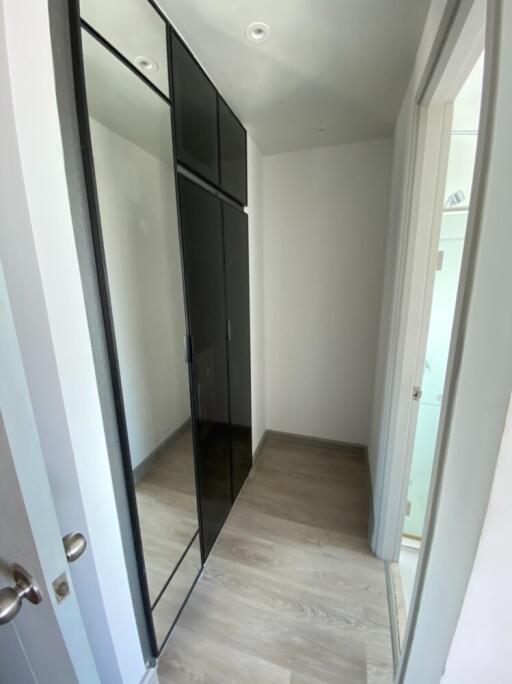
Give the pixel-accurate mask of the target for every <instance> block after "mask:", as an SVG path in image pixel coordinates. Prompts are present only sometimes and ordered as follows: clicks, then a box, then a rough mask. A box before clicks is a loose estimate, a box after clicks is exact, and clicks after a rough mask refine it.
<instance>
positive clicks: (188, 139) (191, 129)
mask: <svg viewBox="0 0 512 684" xmlns="http://www.w3.org/2000/svg"><path fill="white" fill-rule="evenodd" d="M171 45H172V59H171V63H172V78H173V97H174V117H175V118H174V121H175V125H176V152H177V157H178V162H181V163H182V164H184V165H185V166H187V167H188V168H189V169H190V170H191V171H194V172H195V173H197V174H199V175H200V176H201V177H202V178H204V179H205V180H207V181H209V182H211V183H214V184H215V185H218V184H219V141H218V128H217V91H216V90H215V87H214V85H213V84H212V83H211V81H210V80H209V78H208V76H206V74H205V73H204V71H203V70H202V69H201V67H200V66H199V64H198V63H197V62H196V61H195V59H194V57H193V56H192V54H191V53H190V52H189V50H188V48H187V47H186V46H185V45H184V44H183V42H182V41H181V40H180V39H179V38H178V36H177V35H176V34H175V33H174V32H173V33H172V38H171Z"/></svg>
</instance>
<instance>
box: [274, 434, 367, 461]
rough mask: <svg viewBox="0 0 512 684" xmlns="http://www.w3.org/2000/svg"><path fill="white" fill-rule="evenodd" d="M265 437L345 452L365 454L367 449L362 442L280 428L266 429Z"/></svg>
mask: <svg viewBox="0 0 512 684" xmlns="http://www.w3.org/2000/svg"><path fill="white" fill-rule="evenodd" d="M265 437H266V438H267V439H273V440H276V441H279V442H288V444H300V445H301V446H307V447H312V448H316V449H338V450H339V451H344V452H345V453H347V454H357V455H359V456H363V457H364V455H365V453H366V451H367V449H366V447H365V446H364V444H354V443H353V442H341V441H338V440H334V439H324V438H323V437H313V436H310V435H299V434H295V433H293V432H282V431H281V430H266V431H265Z"/></svg>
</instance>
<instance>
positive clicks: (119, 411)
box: [69, 0, 158, 656]
mask: <svg viewBox="0 0 512 684" xmlns="http://www.w3.org/2000/svg"><path fill="white" fill-rule="evenodd" d="M69 20H70V34H71V51H72V55H73V76H74V81H75V97H76V103H77V117H78V129H79V134H80V146H81V149H82V159H83V165H84V176H85V184H86V190H87V201H88V204H89V217H90V222H91V233H92V241H93V247H94V258H95V261H96V272H97V275H98V284H99V292H100V299H101V310H102V315H103V324H104V328H105V338H106V345H107V354H108V361H109V366H110V375H111V381H112V391H113V396H114V405H115V412H116V419H117V427H118V431H119V441H120V445H121V455H122V459H123V470H124V476H125V478H124V479H125V483H126V492H127V496H128V508H129V512H130V521H131V524H132V530H133V538H134V547H135V557H136V561H137V570H138V574H139V581H140V586H141V592H142V602H143V606H144V613H145V616H146V624H147V628H148V635H149V641H150V645H151V650H152V652H153V655H154V656H156V655H157V654H158V644H157V641H156V634H155V629H154V626H153V620H152V615H151V602H150V598H149V590H148V581H147V575H146V566H145V563H144V552H143V547H142V536H141V531H140V523H139V516H138V511H137V501H136V498H135V483H134V480H133V473H132V464H131V459H130V446H129V440H128V427H127V423H126V414H125V408H124V399H123V392H122V387H121V374H120V369H119V359H118V356H117V346H116V338H115V332H114V320H113V315H112V303H111V301H110V292H109V287H108V278H107V267H106V259H105V250H104V245H103V237H102V233H101V222H100V212H99V202H98V190H97V186H96V176H95V173H94V160H93V155H92V144H91V130H90V125H89V109H88V105H87V91H86V85H85V70H84V60H83V52H82V36H81V30H82V24H81V20H80V0H70V2H69Z"/></svg>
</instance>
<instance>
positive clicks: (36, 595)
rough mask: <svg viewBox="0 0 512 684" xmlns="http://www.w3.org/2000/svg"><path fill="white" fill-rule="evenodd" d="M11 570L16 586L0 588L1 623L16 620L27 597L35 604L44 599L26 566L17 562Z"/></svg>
mask: <svg viewBox="0 0 512 684" xmlns="http://www.w3.org/2000/svg"><path fill="white" fill-rule="evenodd" d="M11 571H12V577H13V579H14V587H4V588H3V589H0V625H5V624H7V623H8V622H10V621H11V620H14V618H15V617H16V615H18V613H19V612H20V610H21V606H22V605H23V599H27V601H30V603H33V604H34V605H37V604H38V603H41V601H42V600H43V595H42V593H41V590H40V589H39V587H38V586H37V584H36V582H35V580H34V578H33V577H32V576H31V575H30V574H29V573H28V572H27V571H26V570H25V568H23V567H21V565H17V564H15V565H13V566H12V569H11Z"/></svg>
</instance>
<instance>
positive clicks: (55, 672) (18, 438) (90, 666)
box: [0, 266, 99, 684]
mask: <svg viewBox="0 0 512 684" xmlns="http://www.w3.org/2000/svg"><path fill="white" fill-rule="evenodd" d="M0 359H1V363H0V409H1V415H0V589H5V588H7V587H14V585H15V580H14V579H13V574H12V566H13V564H18V565H21V566H23V568H24V569H26V570H27V571H28V573H30V574H31V575H32V577H33V579H34V582H35V583H36V584H37V586H38V588H39V590H40V592H41V596H42V600H41V602H40V603H39V604H37V605H33V604H32V603H30V602H29V601H28V600H27V599H23V600H22V604H21V609H20V610H19V613H18V614H17V615H16V616H15V617H14V618H13V619H11V620H9V621H8V622H5V623H4V624H0V684H34V683H37V684H73V683H74V682H83V683H84V684H96V683H98V684H99V678H98V674H97V671H96V666H95V663H94V659H93V657H92V653H91V649H90V646H89V642H88V640H87V636H86V633H85V629H84V626H83V623H82V617H81V614H80V609H79V607H78V603H77V600H76V598H75V594H74V591H73V585H72V581H71V576H70V573H69V569H68V562H67V560H66V555H65V553H64V546H63V543H62V539H61V536H60V529H59V525H58V523H57V517H56V513H55V508H54V505H53V500H52V496H51V493H50V486H49V482H48V478H47V474H46V469H45V464H44V461H43V456H42V452H41V449H40V445H39V438H38V434H37V430H36V425H35V421H34V417H33V413H32V407H31V403H30V398H29V392H28V387H27V383H26V379H25V373H24V369H23V365H22V360H21V356H20V352H19V348H18V341H17V337H16V331H15V328H14V323H13V319H12V314H11V308H10V305H9V300H8V296H7V290H6V287H5V281H4V277H3V270H2V268H1V266H0ZM85 553H87V550H86V551H85ZM76 562H78V563H79V562H80V560H79V559H78V560H77V561H76ZM58 578H60V581H59V580H58ZM56 580H57V586H58V587H60V590H61V591H62V593H64V594H66V586H65V585H64V584H63V582H65V583H66V584H67V587H68V589H69V593H67V595H65V597H64V598H63V599H62V600H61V601H57V596H56V592H55V590H54V587H53V583H54V582H55V581H56ZM0 597H1V599H2V600H1V601H0V603H1V604H2V608H0V613H2V612H3V611H4V610H5V609H6V608H8V606H9V605H10V603H9V601H10V600H11V599H12V595H11V597H9V596H7V595H6V592H3V593H2V594H0Z"/></svg>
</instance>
